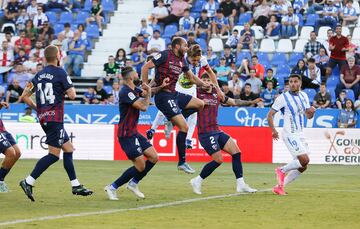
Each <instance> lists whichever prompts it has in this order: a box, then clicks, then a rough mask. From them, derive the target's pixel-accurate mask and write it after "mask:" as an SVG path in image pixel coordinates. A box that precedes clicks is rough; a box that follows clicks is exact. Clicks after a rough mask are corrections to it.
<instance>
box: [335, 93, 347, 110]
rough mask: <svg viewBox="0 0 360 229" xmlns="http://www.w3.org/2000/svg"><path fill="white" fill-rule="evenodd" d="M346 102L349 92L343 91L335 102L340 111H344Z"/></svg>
mask: <svg viewBox="0 0 360 229" xmlns="http://www.w3.org/2000/svg"><path fill="white" fill-rule="evenodd" d="M346 100H347V92H346V90H342V91H341V92H340V94H339V95H338V97H337V99H336V101H335V105H336V108H337V109H340V110H341V109H344V108H345V103H346Z"/></svg>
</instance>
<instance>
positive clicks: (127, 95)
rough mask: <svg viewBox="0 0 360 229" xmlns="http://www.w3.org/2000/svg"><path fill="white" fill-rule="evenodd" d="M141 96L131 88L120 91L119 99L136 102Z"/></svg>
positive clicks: (125, 101) (131, 102) (127, 102)
mask: <svg viewBox="0 0 360 229" xmlns="http://www.w3.org/2000/svg"><path fill="white" fill-rule="evenodd" d="M139 98H140V97H139V96H137V95H136V94H135V93H134V92H132V91H131V90H123V91H121V92H120V96H119V101H121V102H122V103H126V104H130V105H132V104H134V103H135V102H136V101H137V100H138V99H139Z"/></svg>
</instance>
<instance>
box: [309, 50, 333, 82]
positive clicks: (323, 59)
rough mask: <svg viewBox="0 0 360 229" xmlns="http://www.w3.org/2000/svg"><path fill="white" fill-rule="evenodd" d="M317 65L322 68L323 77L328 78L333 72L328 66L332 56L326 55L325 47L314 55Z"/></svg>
mask: <svg viewBox="0 0 360 229" xmlns="http://www.w3.org/2000/svg"><path fill="white" fill-rule="evenodd" d="M313 58H314V60H315V63H316V66H317V67H318V68H320V71H321V76H322V78H325V79H327V78H328V77H329V76H330V74H331V69H330V68H329V67H328V62H329V59H330V57H329V56H328V55H326V50H325V48H323V47H321V48H320V51H319V54H318V55H315V56H314V57H313Z"/></svg>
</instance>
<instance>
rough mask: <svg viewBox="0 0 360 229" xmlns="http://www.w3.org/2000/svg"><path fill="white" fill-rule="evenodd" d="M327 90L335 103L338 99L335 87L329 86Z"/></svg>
mask: <svg viewBox="0 0 360 229" xmlns="http://www.w3.org/2000/svg"><path fill="white" fill-rule="evenodd" d="M327 92H329V94H330V96H331V103H335V101H336V94H335V87H328V88H327Z"/></svg>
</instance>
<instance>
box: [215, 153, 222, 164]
mask: <svg viewBox="0 0 360 229" xmlns="http://www.w3.org/2000/svg"><path fill="white" fill-rule="evenodd" d="M212 158H213V160H214V161H216V162H217V163H218V164H222V163H223V162H224V158H223V157H222V155H221V152H217V153H214V154H213V155H212Z"/></svg>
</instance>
